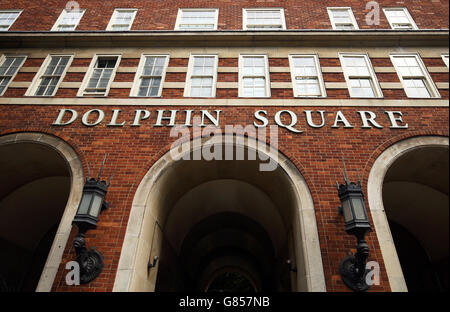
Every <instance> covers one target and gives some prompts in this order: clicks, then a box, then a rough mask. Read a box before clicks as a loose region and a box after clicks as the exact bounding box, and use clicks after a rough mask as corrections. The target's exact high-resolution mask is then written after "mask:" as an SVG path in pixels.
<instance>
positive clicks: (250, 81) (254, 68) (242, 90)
mask: <svg viewBox="0 0 450 312" xmlns="http://www.w3.org/2000/svg"><path fill="white" fill-rule="evenodd" d="M239 97H270V77H269V61H268V58H267V55H240V56H239Z"/></svg>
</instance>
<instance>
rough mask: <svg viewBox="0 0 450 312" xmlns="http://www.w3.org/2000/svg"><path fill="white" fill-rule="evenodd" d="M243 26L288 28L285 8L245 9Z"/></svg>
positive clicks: (254, 28) (251, 27)
mask: <svg viewBox="0 0 450 312" xmlns="http://www.w3.org/2000/svg"><path fill="white" fill-rule="evenodd" d="M243 20H244V22H243V26H244V29H248V30H261V29H286V21H285V18H284V9H277V8H261V9H244V11H243Z"/></svg>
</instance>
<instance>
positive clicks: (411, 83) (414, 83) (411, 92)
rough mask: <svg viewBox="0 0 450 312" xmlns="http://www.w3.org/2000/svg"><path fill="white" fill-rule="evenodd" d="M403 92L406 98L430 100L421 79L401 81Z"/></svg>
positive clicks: (429, 95)
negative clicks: (403, 87)
mask: <svg viewBox="0 0 450 312" xmlns="http://www.w3.org/2000/svg"><path fill="white" fill-rule="evenodd" d="M403 83H404V86H405V92H406V94H407V96H408V97H417V98H430V97H431V94H430V92H429V91H428V88H427V85H426V84H425V81H424V80H423V79H405V80H403Z"/></svg>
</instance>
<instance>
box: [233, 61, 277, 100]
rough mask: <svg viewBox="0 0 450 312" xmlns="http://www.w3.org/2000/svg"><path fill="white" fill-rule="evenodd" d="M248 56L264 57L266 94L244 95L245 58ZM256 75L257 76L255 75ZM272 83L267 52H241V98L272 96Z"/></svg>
mask: <svg viewBox="0 0 450 312" xmlns="http://www.w3.org/2000/svg"><path fill="white" fill-rule="evenodd" d="M246 57H263V58H264V65H265V66H264V67H265V71H264V77H265V79H266V96H263V97H260V96H255V97H248V96H244V77H245V76H244V58H246ZM253 77H256V76H253ZM270 87H271V85H270V71H269V57H268V55H267V54H239V91H238V92H239V97H241V98H270V97H271V88H270Z"/></svg>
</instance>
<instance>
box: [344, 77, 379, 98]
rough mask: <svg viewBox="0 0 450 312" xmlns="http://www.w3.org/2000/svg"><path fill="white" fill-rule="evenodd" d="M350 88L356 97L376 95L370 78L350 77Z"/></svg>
mask: <svg viewBox="0 0 450 312" xmlns="http://www.w3.org/2000/svg"><path fill="white" fill-rule="evenodd" d="M349 84H350V88H351V91H352V96H354V97H375V93H374V90H373V87H372V81H371V80H370V79H350V80H349Z"/></svg>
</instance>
